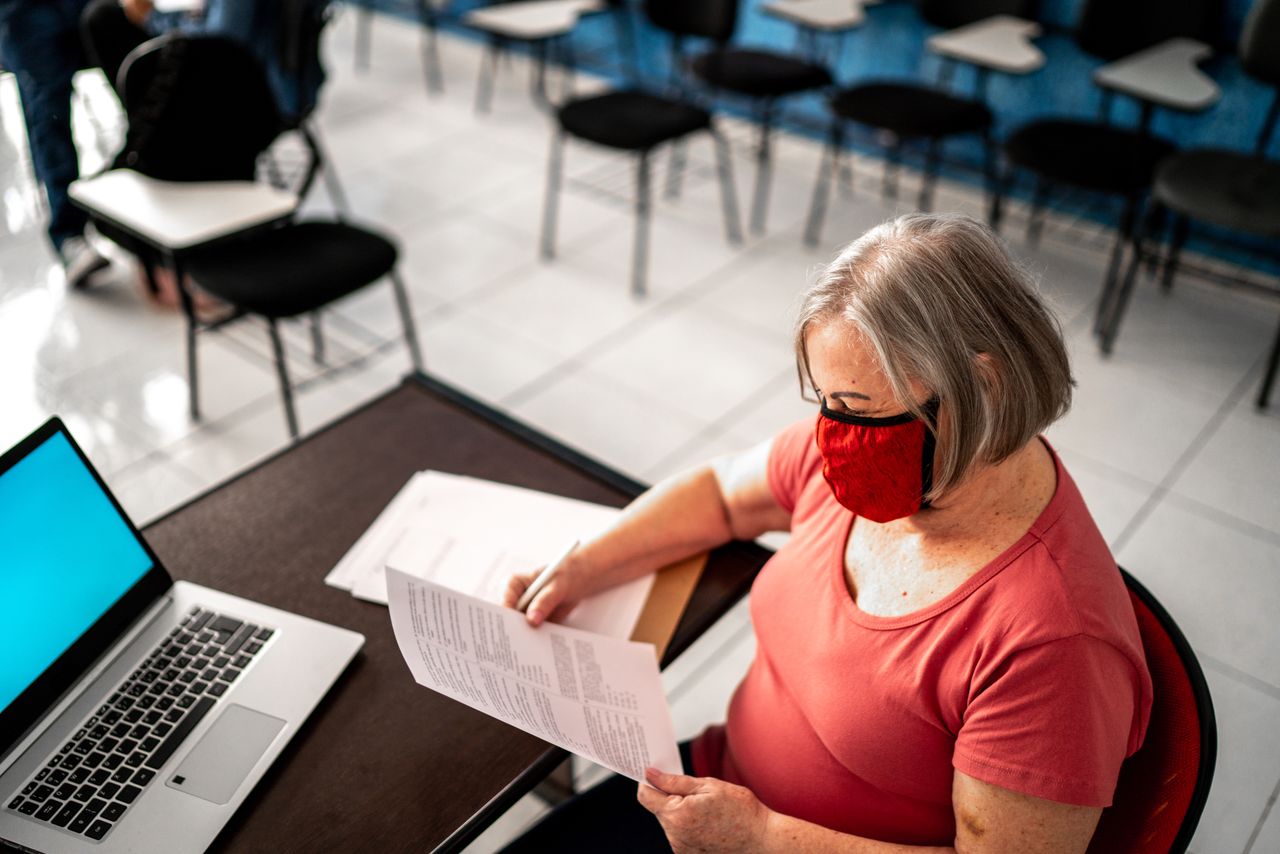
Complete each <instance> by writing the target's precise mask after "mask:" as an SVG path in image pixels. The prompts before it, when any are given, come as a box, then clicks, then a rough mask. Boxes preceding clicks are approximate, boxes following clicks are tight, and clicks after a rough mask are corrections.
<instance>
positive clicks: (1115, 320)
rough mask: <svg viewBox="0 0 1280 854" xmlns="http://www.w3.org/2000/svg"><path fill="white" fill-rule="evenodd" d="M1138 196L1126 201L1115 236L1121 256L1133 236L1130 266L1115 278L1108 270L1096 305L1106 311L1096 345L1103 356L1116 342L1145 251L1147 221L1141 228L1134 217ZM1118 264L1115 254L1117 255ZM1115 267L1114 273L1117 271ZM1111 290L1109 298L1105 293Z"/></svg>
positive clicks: (1107, 353)
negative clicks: (1129, 238) (1120, 276)
mask: <svg viewBox="0 0 1280 854" xmlns="http://www.w3.org/2000/svg"><path fill="white" fill-rule="evenodd" d="M1137 204H1138V202H1137V199H1132V198H1131V199H1129V200H1128V202H1127V203H1126V204H1125V209H1124V213H1123V214H1121V224H1120V231H1121V234H1120V235H1119V236H1118V242H1117V248H1118V249H1119V251H1120V253H1121V256H1122V255H1123V252H1124V245H1125V243H1126V242H1127V240H1126V238H1128V237H1130V236H1131V237H1132V240H1133V254H1132V257H1131V258H1130V259H1129V266H1128V268H1127V269H1126V270H1125V274H1124V280H1123V281H1117V280H1116V278H1115V277H1114V276H1111V275H1110V274H1108V279H1107V283H1106V285H1105V289H1104V291H1103V305H1102V306H1100V307H1099V310H1100V311H1105V315H1104V316H1103V317H1102V326H1101V333H1100V334H1101V340H1100V341H1099V346H1100V347H1101V349H1102V353H1103V355H1105V356H1110V355H1111V351H1112V348H1113V347H1114V346H1115V340H1116V335H1117V334H1118V333H1119V331H1120V321H1121V320H1123V319H1124V312H1125V309H1126V308H1128V306H1129V299H1130V298H1131V296H1132V295H1133V286H1134V282H1135V281H1137V278H1138V268H1139V267H1141V266H1142V254H1143V252H1144V251H1145V247H1144V246H1143V237H1144V236H1145V234H1144V231H1145V229H1146V227H1147V225H1148V223H1147V222H1144V227H1143V228H1137V227H1136V218H1137ZM1116 262H1117V264H1118V263H1119V262H1118V258H1117V259H1116ZM1118 272H1119V271H1118V267H1117V270H1116V273H1117V274H1118ZM1108 293H1111V294H1113V295H1112V296H1111V297H1110V299H1108V298H1107V294H1108Z"/></svg>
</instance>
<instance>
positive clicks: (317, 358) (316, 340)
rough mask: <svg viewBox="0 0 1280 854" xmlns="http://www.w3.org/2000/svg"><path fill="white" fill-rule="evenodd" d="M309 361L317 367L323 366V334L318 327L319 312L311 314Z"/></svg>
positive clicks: (319, 326)
mask: <svg viewBox="0 0 1280 854" xmlns="http://www.w3.org/2000/svg"><path fill="white" fill-rule="evenodd" d="M310 326H311V360H312V361H313V362H315V363H316V364H317V365H323V364H324V332H323V330H322V329H321V325H320V312H319V311H313V312H311V317H310Z"/></svg>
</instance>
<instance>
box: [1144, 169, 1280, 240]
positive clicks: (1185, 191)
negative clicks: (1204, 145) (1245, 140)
mask: <svg viewBox="0 0 1280 854" xmlns="http://www.w3.org/2000/svg"><path fill="white" fill-rule="evenodd" d="M1155 196H1156V198H1157V199H1159V200H1160V201H1161V202H1163V203H1164V204H1165V205H1167V206H1168V207H1170V208H1172V209H1173V210H1175V211H1177V212H1178V213H1181V214H1185V215H1187V216H1189V217H1192V218H1193V219H1199V220H1204V221H1205V222H1209V223H1212V224H1214V225H1219V226H1222V227H1224V228H1230V229H1234V230H1236V231H1243V232H1245V233H1246V234H1257V235H1261V236H1263V237H1280V161H1275V160H1264V159H1262V158H1259V157H1253V156H1250V155H1248V154H1241V153H1239V152H1235V151H1214V150H1211V149H1205V150H1200V151H1187V152H1185V153H1182V154H1176V155H1174V156H1173V157H1170V158H1169V159H1168V160H1166V161H1164V163H1162V164H1160V168H1159V169H1158V170H1157V171H1156V179H1155Z"/></svg>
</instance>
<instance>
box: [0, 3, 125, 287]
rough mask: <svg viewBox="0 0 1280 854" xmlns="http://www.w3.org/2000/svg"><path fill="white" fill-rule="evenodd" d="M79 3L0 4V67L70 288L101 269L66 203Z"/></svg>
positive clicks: (81, 216) (74, 166) (73, 158)
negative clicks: (14, 96)
mask: <svg viewBox="0 0 1280 854" xmlns="http://www.w3.org/2000/svg"><path fill="white" fill-rule="evenodd" d="M86 2H87V0H0V64H3V66H4V67H5V68H7V69H8V70H10V71H12V72H13V73H14V75H15V76H16V77H17V80H18V94H19V96H20V97H21V99H22V118H23V120H24V122H25V123H26V128H27V143H28V145H29V146H30V148H31V164H32V167H33V169H34V170H35V176H36V181H37V182H38V183H39V184H40V186H42V187H43V188H44V192H45V196H46V197H47V198H48V200H49V223H48V226H47V233H48V235H49V242H50V243H51V244H52V245H53V248H54V251H55V252H57V254H58V257H59V259H60V260H61V261H62V266H63V269H64V271H65V272H66V278H67V284H68V285H70V286H71V287H74V288H79V287H83V286H84V285H86V284H88V282H89V280H90V278H91V277H92V276H93V274H94V273H96V272H97V271H99V270H102V269H104V268H105V267H107V260H106V259H105V258H103V257H102V255H100V254H99V253H98V252H97V250H95V249H94V248H93V247H92V246H91V245H90V244H89V242H88V241H87V240H85V237H84V231H85V226H86V225H87V224H88V222H89V218H88V216H87V215H86V214H85V212H84V211H82V210H80V209H79V208H78V207H76V206H75V205H73V204H72V203H71V200H70V199H69V198H67V188H68V187H69V186H70V185H71V182H72V181H74V180H75V179H76V178H78V177H80V165H79V159H78V157H77V154H76V145H75V141H74V140H73V139H72V136H71V95H72V78H73V77H74V76H75V73H76V71H77V70H79V69H80V68H83V67H85V65H86V64H87V63H86V62H85V57H84V53H83V51H82V49H81V46H80V39H79V29H78V22H79V20H80V14H81V12H82V11H83V9H84V7H85V4H86Z"/></svg>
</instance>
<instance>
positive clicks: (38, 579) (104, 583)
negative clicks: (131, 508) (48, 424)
mask: <svg viewBox="0 0 1280 854" xmlns="http://www.w3.org/2000/svg"><path fill="white" fill-rule="evenodd" d="M150 568H151V558H150V557H149V556H148V555H147V552H146V550H144V549H143V547H142V545H141V544H140V543H139V542H138V540H137V538H136V537H135V536H134V535H133V532H132V531H131V530H130V527H129V524H128V523H127V522H126V521H125V520H124V518H122V517H121V515H120V513H119V512H118V511H117V510H116V509H115V506H114V505H113V504H112V503H111V499H110V498H108V497H107V494H106V493H105V492H104V491H103V490H102V488H101V487H99V486H98V482H97V481H96V480H95V479H94V476H93V474H92V473H91V472H90V471H89V469H88V468H87V467H86V466H85V464H84V463H83V462H82V461H81V459H80V456H79V455H78V454H77V453H76V451H75V449H74V448H73V447H71V443H70V442H68V441H67V438H66V437H65V436H64V435H62V434H61V433H57V434H54V435H53V436H51V437H50V438H49V439H48V440H46V441H45V442H43V443H41V444H40V445H39V446H38V447H37V448H36V449H35V450H34V451H32V452H31V453H30V454H28V455H27V456H26V457H24V458H23V459H22V460H21V461H19V462H18V463H17V464H16V465H15V466H14V467H13V468H11V469H9V470H8V471H6V472H4V473H3V474H0V649H2V650H5V655H4V658H3V660H2V661H0V710H3V709H5V708H6V707H8V705H9V704H10V703H12V702H13V700H14V698H15V697H17V696H18V695H19V694H21V693H22V692H23V691H24V690H26V688H27V686H28V685H30V684H31V683H32V682H33V681H35V679H36V678H37V677H39V676H40V674H41V673H43V672H44V671H45V669H46V668H47V667H48V666H49V665H50V664H52V663H53V662H54V661H55V660H56V659H57V658H58V656H60V655H62V654H63V653H64V652H66V651H67V649H68V647H70V646H71V645H72V644H73V643H75V642H76V640H77V639H78V638H79V637H80V636H81V635H82V634H84V632H85V631H86V630H87V629H88V628H89V627H90V626H92V625H93V624H94V622H96V621H97V620H98V618H99V617H101V616H102V615H103V613H105V612H106V611H107V609H108V608H110V607H111V606H112V605H114V604H115V603H116V600H118V599H119V598H120V597H121V596H123V595H124V594H125V593H126V592H127V591H128V590H129V588H130V587H132V586H133V585H134V584H135V583H137V581H138V580H139V579H140V578H142V576H143V575H145V574H146V572H147V570H149V569H150Z"/></svg>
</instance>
